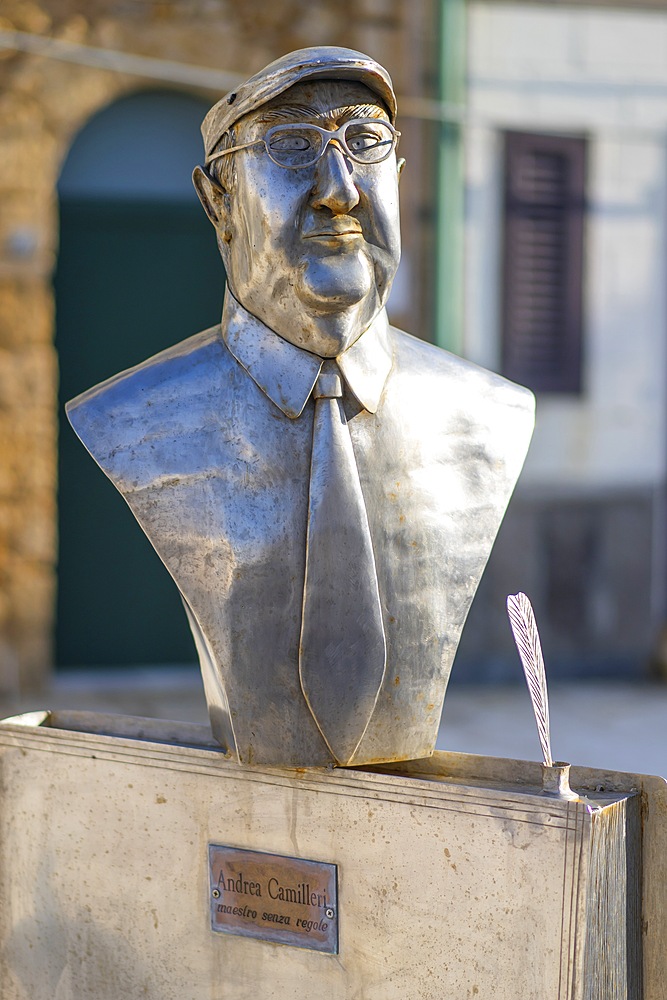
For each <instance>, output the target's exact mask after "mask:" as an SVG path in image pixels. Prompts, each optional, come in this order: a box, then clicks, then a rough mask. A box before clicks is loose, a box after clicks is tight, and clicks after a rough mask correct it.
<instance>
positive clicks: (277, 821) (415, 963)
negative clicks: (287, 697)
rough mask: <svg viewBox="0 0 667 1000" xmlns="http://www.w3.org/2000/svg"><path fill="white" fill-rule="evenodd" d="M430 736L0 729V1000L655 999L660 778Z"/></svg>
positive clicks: (14, 725) (664, 799)
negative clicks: (386, 751) (348, 741)
mask: <svg viewBox="0 0 667 1000" xmlns="http://www.w3.org/2000/svg"><path fill="white" fill-rule="evenodd" d="M572 786H573V788H574V789H576V790H577V791H579V792H580V793H582V795H583V796H585V797H583V798H581V799H580V800H579V801H574V802H573V801H563V800H559V799H555V798H549V797H546V796H544V795H542V794H540V765H539V764H531V763H527V762H521V761H510V760H498V759H494V758H485V757H474V756H469V755H463V754H450V753H447V754H442V753H437V754H435V755H434V756H433V757H432V758H429V759H427V760H423V761H413V762H410V763H407V764H406V763H405V762H403V763H401V764H397V765H394V766H382V767H379V768H377V769H368V768H366V769H359V770H356V769H337V770H301V771H290V770H269V769H265V768H250V767H241V766H239V765H237V764H234V763H231V762H230V761H228V760H226V759H225V757H224V755H223V754H222V753H221V752H220V750H219V749H216V747H215V746H214V745H213V743H212V741H210V740H209V738H208V735H207V730H206V728H205V727H200V726H191V725H186V724H181V723H166V722H157V721H151V720H144V719H132V718H127V717H119V716H116V717H114V716H102V715H94V714H88V713H73V712H72V713H65V712H60V713H53V714H50V713H46V712H44V713H32V714H31V715H28V716H21V717H19V718H17V719H13V720H6V721H5V722H3V723H0V795H1V797H2V799H1V805H0V899H1V900H2V906H1V907H0V941H1V950H0V955H1V958H0V982H1V983H2V998H3V1000H118V998H119V997H123V998H127V1000H139V998H146V1000H172V998H173V1000H213V998H215V1000H218V998H220V1000H222V998H224V1000H256V998H258V997H261V998H275V1000H303V998H308V1000H311V998H320V997H322V998H326V1000H421V998H424V1000H436V998H437V1000H443V998H451V1000H466V998H471V1000H472V998H479V1000H517V998H518V997H520V998H521V1000H662V997H663V995H664V994H663V992H662V991H663V989H664V982H665V971H666V970H665V958H664V948H663V941H664V940H665V939H666V938H665V933H666V926H665V925H666V922H667V905H666V902H667V901H666V899H665V896H666V894H667V888H666V882H667V880H666V879H665V865H666V864H667V836H666V830H665V827H666V825H667V824H666V822H665V820H666V818H667V795H666V794H665V792H666V787H665V782H664V781H663V780H662V779H660V778H648V777H642V776H638V775H625V774H617V773H607V772H603V771H597V770H589V769H577V768H573V769H572Z"/></svg>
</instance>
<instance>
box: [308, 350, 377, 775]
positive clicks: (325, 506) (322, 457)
mask: <svg viewBox="0 0 667 1000" xmlns="http://www.w3.org/2000/svg"><path fill="white" fill-rule="evenodd" d="M329 366H331V367H329ZM332 369H335V362H333V361H325V362H324V364H323V366H322V370H321V371H320V374H319V376H318V379H317V382H316V383H315V388H314V389H313V398H314V400H315V415H314V418H313V450H312V455H311V460H310V492H309V497H308V530H307V532H306V570H305V575H304V586H303V611H302V618H301V638H300V641H299V677H300V680H301V688H302V690H303V693H304V696H305V698H306V701H307V702H308V707H309V708H310V710H311V712H312V713H313V718H314V719H315V721H316V723H317V726H318V729H319V730H320V732H321V733H322V736H323V737H324V739H325V741H326V744H327V746H328V747H329V749H330V750H331V753H332V754H333V756H334V758H335V759H336V760H337V761H341V762H342V763H344V762H345V761H348V760H351V759H352V758H353V757H354V753H355V751H356V749H357V747H358V746H359V743H360V742H361V739H362V737H363V735H364V733H365V732H366V729H367V728H368V724H369V722H370V720H371V717H372V715H373V710H374V709H375V705H376V703H377V700H378V695H379V693H380V689H381V687H382V681H383V679H384V675H385V667H386V663H387V643H386V639H385V634H384V627H383V624H382V606H381V604H380V593H379V589H378V578H377V569H376V566H375V557H374V555H373V541H372V538H371V533H370V528H369V525H368V514H367V512H366V505H365V503H364V495H363V492H362V489H361V483H360V482H359V472H358V469H357V464H356V462H355V459H354V449H353V447H352V440H351V438H350V431H349V428H348V423H347V419H346V416H345V411H344V409H343V406H342V402H341V398H342V395H343V386H342V381H341V378H340V375H339V374H337V372H336V371H335V370H332ZM351 566H354V572H353V573H352V572H350V567H351Z"/></svg>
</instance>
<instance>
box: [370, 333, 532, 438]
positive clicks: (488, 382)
mask: <svg viewBox="0 0 667 1000" xmlns="http://www.w3.org/2000/svg"><path fill="white" fill-rule="evenodd" d="M390 330H391V335H392V337H393V340H394V357H395V362H396V371H397V375H398V377H399V378H401V377H402V378H411V377H412V378H414V377H416V378H418V379H419V380H420V381H421V383H422V384H425V382H426V381H433V382H434V383H436V385H437V388H439V389H440V391H442V390H444V389H445V387H446V392H447V394H448V397H449V398H450V400H455V399H460V400H461V401H462V402H465V403H466V405H467V406H470V405H471V404H472V402H473V400H474V399H475V398H476V397H483V398H484V400H485V402H486V403H487V404H491V405H492V404H493V403H497V405H498V406H510V407H517V408H518V409H519V410H522V411H524V412H525V414H526V416H527V417H528V418H529V419H530V420H532V419H533V418H534V412H535V396H534V395H533V393H532V392H531V391H530V389H527V388H526V387H525V386H523V385H517V383H516V382H511V381H510V380H509V379H507V378H504V377H503V376H502V375H498V374H497V373H496V372H492V371H489V369H487V368H482V367H481V365H477V364H475V363H474V362H473V361H468V360H466V359H465V358H461V357H459V356H458V355H456V354H452V353H451V352H450V351H446V350H444V349H443V348H442V347H437V346H436V345H435V344H429V343H427V342H426V341H424V340H420V339H419V338H418V337H414V336H412V334H409V333H405V332H404V331H403V330H399V329H397V328H396V327H390Z"/></svg>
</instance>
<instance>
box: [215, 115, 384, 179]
mask: <svg viewBox="0 0 667 1000" xmlns="http://www.w3.org/2000/svg"><path fill="white" fill-rule="evenodd" d="M400 136H401V133H400V132H399V131H398V130H397V129H395V128H394V126H393V125H390V124H389V122H386V121H383V120H382V119H379V118H353V119H352V120H351V121H349V122H345V124H344V125H341V127H340V128H337V129H334V130H332V131H330V130H329V129H325V128H320V127H319V125H305V124H303V125H302V124H300V123H297V124H294V125H292V124H290V125H275V126H274V127H273V128H270V129H269V130H268V132H266V134H265V135H264V136H263V138H261V139H254V140H253V141H252V142H245V143H243V144H242V145H240V146H230V147H229V149H222V150H220V152H219V153H213V155H212V156H209V157H207V159H206V166H208V165H209V163H211V162H212V161H213V160H217V159H219V158H220V157H221V156H227V155H228V153H237V152H238V151H239V150H240V149H250V148H251V147H252V146H258V145H259V144H260V143H264V147H265V149H266V152H267V153H268V155H269V157H270V159H271V160H273V162H274V163H275V164H277V165H278V166H279V167H286V168H287V169H288V170H298V169H299V168H300V167H311V166H312V165H313V164H314V163H317V161H318V160H319V159H320V157H322V156H324V153H325V151H326V149H327V147H328V146H329V143H330V142H332V140H334V139H335V140H336V142H337V143H338V145H339V146H340V147H341V149H342V150H343V152H344V153H345V155H346V156H349V158H350V159H351V160H354V161H355V163H381V162H382V160H386V159H387V157H388V156H391V154H392V153H393V151H394V150H395V149H396V146H397V145H398V140H399V138H400Z"/></svg>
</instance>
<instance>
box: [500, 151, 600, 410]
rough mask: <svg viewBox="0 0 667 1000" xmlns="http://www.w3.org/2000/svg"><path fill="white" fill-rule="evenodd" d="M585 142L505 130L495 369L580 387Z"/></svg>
mask: <svg viewBox="0 0 667 1000" xmlns="http://www.w3.org/2000/svg"><path fill="white" fill-rule="evenodd" d="M585 178H586V142H585V140H584V139H581V138H570V137H565V136H554V135H538V134H530V133H523V132H506V133H505V226H504V275H503V278H504V281H503V288H504V302H503V337H502V357H503V373H504V374H505V375H506V376H507V377H508V378H511V379H512V380H514V381H516V382H520V383H522V384H524V385H527V386H529V387H530V388H531V389H533V390H535V391H536V392H561V393H578V392H580V390H581V333H582V286H583V281H582V271H583V234H584V209H585Z"/></svg>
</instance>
